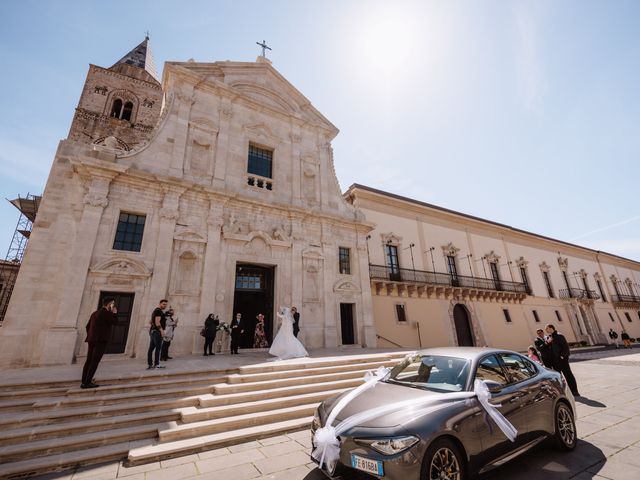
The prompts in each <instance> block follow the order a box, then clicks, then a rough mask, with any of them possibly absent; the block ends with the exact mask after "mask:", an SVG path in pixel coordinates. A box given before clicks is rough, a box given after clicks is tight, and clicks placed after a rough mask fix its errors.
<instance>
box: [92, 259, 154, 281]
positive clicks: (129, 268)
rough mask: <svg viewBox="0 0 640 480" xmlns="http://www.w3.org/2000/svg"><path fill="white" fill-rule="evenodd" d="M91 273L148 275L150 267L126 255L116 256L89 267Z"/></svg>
mask: <svg viewBox="0 0 640 480" xmlns="http://www.w3.org/2000/svg"><path fill="white" fill-rule="evenodd" d="M89 271H90V272H91V273H98V274H103V275H112V274H116V275H129V276H137V277H148V276H149V275H151V269H149V268H147V266H146V265H145V264H144V263H143V262H141V261H139V260H134V259H132V258H127V257H116V258H111V259H109V260H105V261H103V262H100V263H98V264H96V265H94V266H92V267H90V268H89Z"/></svg>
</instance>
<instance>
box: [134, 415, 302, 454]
mask: <svg viewBox="0 0 640 480" xmlns="http://www.w3.org/2000/svg"><path fill="white" fill-rule="evenodd" d="M312 420H313V417H312V416H306V417H301V418H295V419H292V420H286V421H282V422H274V423H270V424H267V425H259V426H254V427H248V428H240V429H238V430H233V431H227V432H222V433H215V434H212V435H204V436H199V437H194V438H188V439H185V440H177V441H174V442H166V443H155V444H153V445H148V446H144V447H136V448H132V449H131V450H130V451H129V456H128V464H130V465H139V464H142V463H148V462H151V461H154V460H167V459H169V458H173V457H179V456H182V455H187V454H191V453H197V452H204V451H207V450H211V449H214V448H218V447H222V446H227V445H235V444H238V443H244V442H248V441H250V440H257V439H260V438H266V437H271V436H273V435H276V434H282V433H287V432H296V431H300V430H303V429H305V428H309V429H310V427H311V421H312ZM309 435H311V433H309Z"/></svg>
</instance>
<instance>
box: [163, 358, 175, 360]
mask: <svg viewBox="0 0 640 480" xmlns="http://www.w3.org/2000/svg"><path fill="white" fill-rule="evenodd" d="M165 360H173V357H167V358H165Z"/></svg>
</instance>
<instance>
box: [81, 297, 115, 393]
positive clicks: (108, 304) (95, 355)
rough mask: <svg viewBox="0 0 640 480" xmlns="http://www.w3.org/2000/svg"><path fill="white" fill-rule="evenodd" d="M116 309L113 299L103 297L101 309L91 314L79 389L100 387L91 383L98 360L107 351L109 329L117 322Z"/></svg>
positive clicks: (109, 335) (109, 337)
mask: <svg viewBox="0 0 640 480" xmlns="http://www.w3.org/2000/svg"><path fill="white" fill-rule="evenodd" d="M117 313H118V309H117V308H116V301H115V299H114V298H113V297H105V298H104V300H103V301H102V307H100V308H99V309H98V310H96V311H95V312H93V313H92V314H91V317H90V318H89V323H87V338H86V340H85V342H87V343H88V344H89V349H88V350H87V359H86V360H85V362H84V367H83V369H82V383H81V384H80V388H96V387H99V386H100V385H97V384H95V383H93V376H94V375H95V373H96V370H97V369H98V365H99V364H100V360H102V356H103V355H104V352H105V351H106V350H107V344H108V343H109V340H110V339H111V327H112V326H114V325H115V324H116V323H117V321H118V315H117Z"/></svg>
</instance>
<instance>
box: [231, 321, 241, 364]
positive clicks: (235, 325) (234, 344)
mask: <svg viewBox="0 0 640 480" xmlns="http://www.w3.org/2000/svg"><path fill="white" fill-rule="evenodd" d="M243 332H244V326H243V324H242V314H241V313H236V318H234V319H233V320H231V354H232V355H233V354H235V355H237V354H238V347H239V346H240V336H241V335H242V333H243Z"/></svg>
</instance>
